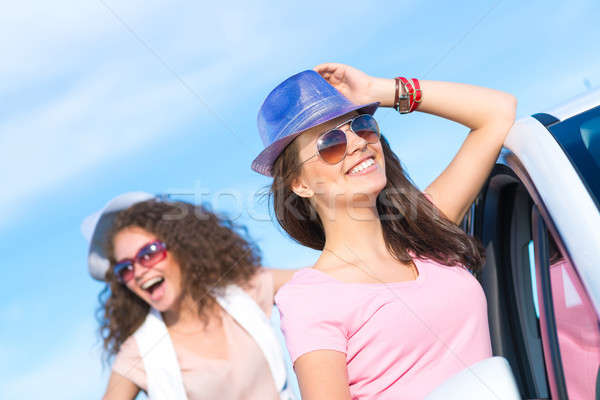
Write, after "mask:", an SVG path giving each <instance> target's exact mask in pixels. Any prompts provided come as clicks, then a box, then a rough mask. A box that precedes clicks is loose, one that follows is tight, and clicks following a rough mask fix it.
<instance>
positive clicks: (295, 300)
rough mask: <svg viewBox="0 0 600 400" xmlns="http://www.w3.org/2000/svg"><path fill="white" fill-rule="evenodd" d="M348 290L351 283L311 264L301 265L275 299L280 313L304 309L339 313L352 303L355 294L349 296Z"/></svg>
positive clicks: (339, 314) (341, 313)
mask: <svg viewBox="0 0 600 400" xmlns="http://www.w3.org/2000/svg"><path fill="white" fill-rule="evenodd" d="M349 290H350V291H352V290H353V288H352V286H351V285H346V284H344V283H343V282H340V281H338V280H336V279H335V278H333V277H331V276H329V275H327V274H326V273H324V272H321V271H319V270H317V269H315V268H312V267H311V268H303V269H301V270H299V271H297V272H296V273H295V274H294V275H293V276H292V278H291V279H290V280H289V281H288V282H287V283H286V284H285V285H283V286H282V287H281V288H280V289H279V291H278V292H277V294H276V295H275V303H276V304H277V307H278V308H279V311H280V312H282V313H286V312H290V313H294V314H302V313H303V312H305V311H306V310H311V311H310V312H311V313H314V312H315V311H316V310H319V313H320V314H335V315H338V316H342V315H344V312H343V311H344V310H346V309H348V310H350V309H352V308H353V307H354V306H355V304H354V300H356V299H357V298H356V296H348V291H349ZM357 301H358V300H357ZM325 304H326V305H327V306H326V307H324V305H325ZM323 316H325V315H323Z"/></svg>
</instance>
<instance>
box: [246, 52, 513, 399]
mask: <svg viewBox="0 0 600 400" xmlns="http://www.w3.org/2000/svg"><path fill="white" fill-rule="evenodd" d="M378 106H382V107H394V108H395V109H397V110H398V111H401V112H410V111H414V110H415V109H416V110H417V111H421V112H425V113H429V114H433V115H437V116H440V117H443V118H447V119H450V120H453V121H456V122H459V123H461V124H463V125H465V126H467V127H468V128H469V129H470V133H469V134H468V136H467V138H466V139H465V141H464V143H463V145H462V147H461V148H460V150H459V151H458V153H457V154H456V156H455V157H454V159H453V160H452V162H451V163H450V165H449V166H448V167H447V168H446V169H445V170H444V171H443V172H442V173H441V175H440V176H439V177H437V178H436V179H435V180H434V181H433V182H432V183H431V184H430V185H429V186H428V187H427V188H426V189H425V192H424V193H421V192H420V191H419V190H418V189H417V188H416V187H415V186H414V185H413V184H412V183H411V181H410V179H409V178H408V176H407V175H406V174H405V172H404V170H403V169H402V167H401V165H400V162H399V160H398V158H397V157H396V155H395V154H394V153H393V152H392V150H391V149H390V146H389V144H388V142H387V139H386V138H384V137H382V136H381V135H380V132H379V127H378V125H377V122H376V121H375V119H374V118H373V113H374V112H375V110H376V109H377V107H378ZM515 107H516V101H515V98H514V97H513V96H511V95H509V94H506V93H503V92H499V91H496V90H491V89H485V88H481V87H476V86H470V85H465V84H457V83H448V82H434V81H418V80H416V79H413V80H408V79H405V78H397V79H382V78H374V77H371V76H368V75H367V74H365V73H363V72H361V71H359V70H357V69H355V68H352V67H349V66H346V65H342V64H323V65H319V66H317V67H316V68H315V71H304V72H301V73H299V74H297V75H294V76H292V77H290V78H288V79H287V80H286V81H284V82H283V83H281V84H280V85H279V86H277V88H275V89H274V90H273V91H272V92H271V93H270V94H269V96H268V97H267V98H266V100H265V102H264V104H263V105H262V107H261V110H260V112H259V116H258V127H259V132H260V134H261V137H262V139H263V142H264V144H265V150H264V151H263V152H262V153H261V154H260V155H259V156H258V157H257V158H256V159H255V160H254V162H253V165H252V167H253V169H254V170H256V171H258V172H260V173H262V174H264V175H267V176H272V177H273V178H274V180H273V184H272V188H271V189H272V195H273V205H274V209H275V214H276V216H277V218H278V221H279V223H280V224H281V226H282V227H283V228H284V229H285V230H286V231H287V233H289V234H290V236H291V237H292V238H294V239H295V240H297V241H298V242H299V243H301V244H303V245H305V246H309V247H312V248H314V249H318V250H322V251H323V252H322V253H321V256H320V257H319V259H318V260H317V262H316V264H315V265H314V267H313V268H307V269H305V270H302V271H299V272H297V273H295V274H294V276H293V277H292V279H291V280H290V281H289V282H288V283H287V284H286V285H284V286H283V287H282V289H281V290H280V291H279V293H278V294H277V296H276V303H277V305H278V307H279V310H280V312H281V321H282V322H281V324H282V329H283V331H284V334H285V337H286V342H287V346H288V350H289V352H290V354H291V357H292V360H293V362H294V369H295V371H296V374H297V376H298V380H299V384H300V389H301V392H302V398H303V400H316V399H327V400H342V399H344V400H346V399H351V398H352V399H422V398H424V397H425V396H426V395H427V393H429V392H430V391H431V390H433V389H434V388H435V387H436V386H438V385H439V384H441V383H442V382H443V381H444V380H446V379H447V378H449V377H450V376H451V375H453V374H455V373H457V372H459V371H461V370H463V369H465V368H467V367H468V366H469V365H472V364H474V363H475V362H477V361H480V360H482V359H484V358H487V357H491V355H492V354H491V344H490V338H489V330H488V322H487V309H486V299H485V295H484V293H483V290H482V288H481V286H480V285H479V283H478V282H477V280H476V279H475V278H474V277H473V276H472V274H471V272H473V271H476V270H478V269H479V268H480V267H481V265H482V263H483V253H482V250H483V249H482V248H481V246H480V245H479V244H478V242H477V241H476V240H475V239H474V238H472V237H469V236H467V235H466V234H465V233H464V232H463V231H462V230H461V229H459V228H458V226H457V224H458V223H460V221H461V220H462V218H463V216H464V215H465V212H466V211H467V210H468V208H469V206H470V205H471V203H472V202H473V200H474V199H475V197H476V195H477V194H478V192H479V191H480V189H481V187H482V185H483V184H484V182H485V180H486V178H487V177H488V175H489V173H490V171H491V169H492V167H493V165H494V163H495V160H496V158H497V157H498V154H499V152H500V149H501V147H502V144H503V142H504V139H505V137H506V135H507V133H508V131H509V129H510V127H511V126H512V124H513V122H514V117H515ZM402 134H403V135H407V134H411V133H410V132H403V133H402ZM413 134H414V133H413ZM389 138H391V139H392V140H393V135H392V134H390V135H389ZM423 142H424V143H423V151H427V139H426V138H424V141H423ZM470 271H471V272H470Z"/></svg>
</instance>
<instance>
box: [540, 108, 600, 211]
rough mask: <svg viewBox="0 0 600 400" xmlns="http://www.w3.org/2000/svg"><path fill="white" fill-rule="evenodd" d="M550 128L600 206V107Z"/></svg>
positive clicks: (599, 206)
mask: <svg viewBox="0 0 600 400" xmlns="http://www.w3.org/2000/svg"><path fill="white" fill-rule="evenodd" d="M548 130H549V131H550V133H552V136H554V138H555V139H556V141H557V142H558V143H559V144H560V146H561V147H562V148H563V150H564V151H565V154H566V155H567V157H569V160H570V161H571V163H572V164H573V166H574V167H575V170H576V171H577V173H578V174H579V176H580V177H581V180H582V182H583V183H584V185H585V186H586V188H587V189H588V191H589V193H590V194H591V196H592V198H593V199H594V201H595V202H596V206H597V207H598V208H600V107H596V108H592V109H591V110H588V111H586V112H583V113H581V114H577V115H575V116H574V117H571V118H568V119H566V120H564V121H563V122H560V123H558V124H555V125H551V126H550V127H549V128H548Z"/></svg>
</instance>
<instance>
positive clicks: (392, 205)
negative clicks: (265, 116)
mask: <svg viewBox="0 0 600 400" xmlns="http://www.w3.org/2000/svg"><path fill="white" fill-rule="evenodd" d="M381 145H382V148H383V155H384V158H385V173H386V177H387V184H386V186H385V188H384V189H383V190H382V191H381V192H380V193H379V195H378V197H377V202H376V205H377V211H378V213H379V218H380V221H381V224H382V228H383V238H384V241H385V244H386V247H387V249H388V251H389V252H390V254H391V255H392V256H393V257H394V258H395V259H397V260H399V261H401V262H405V263H407V262H410V260H411V257H410V256H409V254H408V251H412V252H413V253H414V255H415V256H416V257H417V258H429V259H432V260H435V261H437V262H439V263H440V264H443V265H448V266H455V265H459V264H462V265H464V266H465V267H467V268H468V269H469V270H471V271H472V272H477V271H479V270H480V268H481V266H482V264H483V262H484V255H483V254H484V253H483V250H484V249H483V247H482V246H481V244H480V242H479V241H478V240H477V239H476V238H474V237H472V236H469V235H467V234H466V233H465V232H464V231H463V230H462V229H460V228H459V227H458V226H457V225H456V224H454V223H453V222H452V221H450V220H449V219H448V218H446V217H445V216H444V215H443V214H442V213H441V212H440V211H439V210H438V209H437V208H436V207H435V206H434V205H433V204H432V203H431V202H430V201H429V200H428V199H427V198H426V197H425V196H424V195H423V193H421V191H420V190H419V189H417V187H416V186H415V185H414V183H413V182H412V181H411V180H410V178H409V177H408V175H407V174H406V173H405V171H404V169H403V168H402V165H401V163H400V160H399V159H398V157H397V156H396V155H395V154H394V152H393V151H392V149H391V148H390V145H389V143H388V141H387V140H386V139H385V137H383V136H382V137H381ZM298 165H299V160H298V149H297V145H296V141H294V142H292V143H291V144H290V145H289V146H288V147H287V148H286V149H285V150H284V151H283V153H282V154H281V155H280V156H279V157H278V158H277V160H276V161H275V163H274V165H273V169H272V174H273V178H274V179H273V183H272V185H271V190H270V194H271V196H272V201H271V204H272V207H273V211H274V213H275V217H276V218H277V221H278V222H279V224H280V225H281V227H282V228H283V229H284V230H285V231H286V232H287V233H288V234H289V235H290V236H291V237H292V238H293V239H294V240H296V241H297V242H298V243H300V244H302V245H304V246H308V247H310V248H313V249H315V250H322V249H323V247H324V246H325V231H324V229H323V223H322V221H321V219H320V218H319V215H318V214H317V211H316V210H315V208H314V207H313V206H312V204H311V202H310V200H308V199H306V198H303V197H300V196H298V195H296V194H295V193H294V192H293V191H292V190H291V184H292V181H293V180H294V178H295V177H296V176H297V175H298V172H299V171H300V169H299V168H298Z"/></svg>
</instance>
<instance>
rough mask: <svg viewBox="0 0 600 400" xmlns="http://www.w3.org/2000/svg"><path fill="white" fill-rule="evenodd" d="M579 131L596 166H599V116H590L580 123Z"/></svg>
mask: <svg viewBox="0 0 600 400" xmlns="http://www.w3.org/2000/svg"><path fill="white" fill-rule="evenodd" d="M579 133H580V135H581V139H582V141H583V145H584V146H585V148H586V149H587V151H588V152H589V153H590V154H591V156H592V158H593V159H594V162H595V163H596V166H597V167H599V168H600V117H596V118H592V119H590V120H588V121H585V122H584V123H582V124H581V127H580V128H579ZM598 178H600V177H598Z"/></svg>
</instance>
